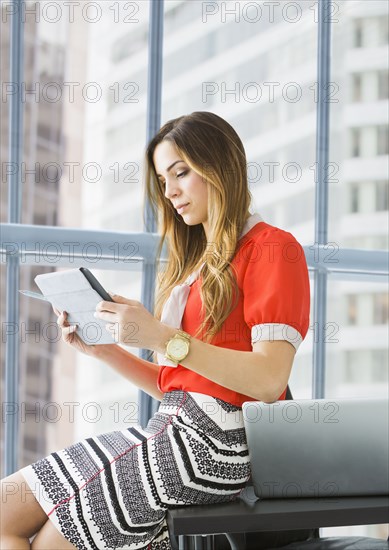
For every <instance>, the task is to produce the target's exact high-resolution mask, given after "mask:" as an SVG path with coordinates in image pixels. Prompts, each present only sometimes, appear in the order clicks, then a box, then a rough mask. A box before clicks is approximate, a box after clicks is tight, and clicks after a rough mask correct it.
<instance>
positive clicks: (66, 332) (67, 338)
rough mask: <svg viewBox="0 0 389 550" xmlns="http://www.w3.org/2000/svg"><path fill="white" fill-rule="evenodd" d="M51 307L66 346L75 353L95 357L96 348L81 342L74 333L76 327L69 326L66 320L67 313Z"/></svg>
mask: <svg viewBox="0 0 389 550" xmlns="http://www.w3.org/2000/svg"><path fill="white" fill-rule="evenodd" d="M52 307H53V310H54V313H55V314H56V315H58V319H57V324H58V326H59V327H60V328H61V330H62V340H63V341H64V342H66V344H69V346H72V347H73V348H74V349H76V350H77V351H80V352H81V353H85V355H89V356H91V357H96V348H97V347H98V346H94V345H89V344H85V342H84V341H83V340H81V338H80V337H79V336H78V334H77V333H76V332H75V331H76V328H77V327H76V326H75V325H70V323H69V321H68V320H67V312H66V311H63V312H62V313H61V312H60V311H58V309H56V308H55V307H54V306H53V305H52Z"/></svg>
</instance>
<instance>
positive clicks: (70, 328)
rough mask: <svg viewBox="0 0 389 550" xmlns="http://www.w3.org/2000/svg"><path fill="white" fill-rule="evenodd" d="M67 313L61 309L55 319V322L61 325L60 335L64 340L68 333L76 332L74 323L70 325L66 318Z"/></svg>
mask: <svg viewBox="0 0 389 550" xmlns="http://www.w3.org/2000/svg"><path fill="white" fill-rule="evenodd" d="M67 315H68V314H67V312H66V311H63V312H62V313H61V314H60V316H59V317H58V319H57V324H58V325H59V326H60V327H61V329H62V336H63V337H64V339H65V340H67V337H68V336H69V334H72V333H74V332H76V329H77V326H76V325H70V323H69V321H68V320H67Z"/></svg>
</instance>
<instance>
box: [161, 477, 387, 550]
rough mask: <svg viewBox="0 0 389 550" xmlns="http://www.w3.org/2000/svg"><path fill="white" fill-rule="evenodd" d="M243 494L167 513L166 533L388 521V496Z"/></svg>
mask: <svg viewBox="0 0 389 550" xmlns="http://www.w3.org/2000/svg"><path fill="white" fill-rule="evenodd" d="M245 491H246V492H245V493H242V496H241V498H239V499H238V500H237V501H236V502H230V503H225V504H214V505H208V506H183V507H182V508H176V509H171V510H168V512H167V517H166V519H167V523H168V526H169V531H170V532H171V533H174V534H175V535H177V536H179V537H180V535H212V534H218V533H243V532H257V531H277V530H281V531H282V530H288V529H312V528H316V527H318V528H320V527H331V526H333V527H337V526H341V525H368V524H376V523H388V522H389V496H373V497H330V498H293V499H274V500H255V499H256V497H255V495H254V493H253V492H252V487H247V488H246V489H245ZM180 538H181V537H180ZM180 546H181V545H180Z"/></svg>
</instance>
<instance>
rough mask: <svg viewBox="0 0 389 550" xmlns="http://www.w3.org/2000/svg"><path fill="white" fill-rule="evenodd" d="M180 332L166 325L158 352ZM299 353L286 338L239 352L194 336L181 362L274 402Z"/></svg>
mask: <svg viewBox="0 0 389 550" xmlns="http://www.w3.org/2000/svg"><path fill="white" fill-rule="evenodd" d="M176 332H177V330H176V329H174V328H172V327H170V326H168V325H165V326H164V333H163V337H161V339H160V344H159V345H158V346H156V347H155V351H157V352H158V353H165V342H166V341H167V340H168V339H169V338H171V337H172V336H174V334H175V333H176ZM295 352H296V351H295V348H294V346H293V345H292V344H291V343H289V342H286V341H282V340H275V341H262V342H256V343H255V344H254V346H253V351H237V350H233V349H227V348H220V347H218V346H214V345H212V344H207V343H206V342H202V341H201V340H198V339H197V338H194V337H193V336H192V338H191V344H190V348H189V353H188V355H187V356H186V357H185V359H184V360H183V361H180V365H183V366H184V367H186V368H187V369H190V370H192V371H193V372H196V373H197V374H201V376H205V378H208V379H209V380H211V381H212V382H216V384H220V385H221V386H224V387H225V388H228V389H229V390H232V391H236V392H238V393H241V394H243V395H247V396H249V397H253V398H254V399H257V400H258V401H264V402H265V403H273V402H274V401H276V400H277V399H278V397H279V396H280V395H281V393H282V392H283V391H284V389H285V388H286V385H287V383H288V379H289V375H290V371H291V368H292V364H293V359H294V355H295Z"/></svg>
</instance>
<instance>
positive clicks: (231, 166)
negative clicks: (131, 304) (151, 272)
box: [145, 111, 252, 359]
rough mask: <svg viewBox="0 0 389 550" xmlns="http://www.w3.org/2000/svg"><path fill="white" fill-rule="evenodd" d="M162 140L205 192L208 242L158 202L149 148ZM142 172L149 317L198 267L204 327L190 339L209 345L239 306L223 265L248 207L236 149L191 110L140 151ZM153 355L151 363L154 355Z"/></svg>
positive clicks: (215, 120)
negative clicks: (151, 246)
mask: <svg viewBox="0 0 389 550" xmlns="http://www.w3.org/2000/svg"><path fill="white" fill-rule="evenodd" d="M164 140H165V141H169V142H171V143H172V144H173V145H174V146H175V148H176V150H177V152H178V154H179V155H180V157H181V158H182V159H183V160H184V162H186V163H187V164H188V166H189V167H190V168H191V169H192V170H194V171H195V172H196V173H197V174H199V175H201V176H202V178H203V181H205V182H206V183H207V185H208V222H209V228H210V236H209V241H208V242H207V238H206V234H205V232H204V228H203V225H202V224H201V223H200V224H197V225H193V226H189V225H187V224H186V223H185V222H184V220H183V218H182V217H181V216H179V215H178V214H177V212H176V210H175V208H174V207H173V205H172V203H171V201H170V200H169V199H167V198H166V197H165V192H164V189H163V186H162V184H161V182H160V181H159V179H158V177H157V174H156V169H155V166H154V161H153V155H154V151H155V148H156V147H157V145H158V144H159V143H161V142H162V141H164ZM145 169H146V170H145V172H146V173H145V199H146V198H147V199H148V200H149V203H150V205H151V209H152V212H153V215H154V218H155V219H156V220H157V226H158V233H159V234H160V235H161V240H160V243H159V247H158V250H157V255H156V262H157V279H158V281H157V284H156V293H155V302H154V316H155V317H156V318H157V319H158V320H160V319H161V314H162V309H163V305H164V303H165V301H166V300H167V299H168V297H169V295H170V293H171V290H172V288H173V287H174V286H175V285H178V284H181V283H182V282H184V280H185V279H186V278H187V277H188V275H189V274H190V273H192V272H193V271H194V270H196V269H198V268H199V267H200V265H201V264H202V263H203V262H205V264H204V266H203V267H202V269H201V272H200V279H201V286H200V296H201V301H202V308H201V316H203V315H204V322H203V324H202V325H201V326H200V327H199V329H198V331H197V332H196V334H195V337H196V336H198V335H199V333H200V332H202V331H204V333H203V335H202V340H203V341H206V342H210V341H211V340H212V338H213V337H214V335H215V334H217V333H218V331H219V330H220V329H221V327H222V325H223V323H224V321H225V320H226V318H227V317H228V315H229V313H230V312H231V311H232V310H233V309H234V308H235V307H236V305H237V302H238V300H239V288H238V285H237V282H236V278H235V275H234V273H233V270H232V265H231V260H232V258H233V257H234V254H235V251H236V248H237V244H238V240H239V235H240V233H241V231H242V230H243V227H244V224H245V222H246V220H247V215H248V210H249V206H250V203H251V200H252V196H251V193H250V191H249V188H248V181H247V163H246V153H245V150H244V147H243V144H242V142H241V140H240V138H239V136H238V134H237V133H236V132H235V130H234V129H233V128H232V126H231V125H230V124H229V123H228V122H226V121H225V120H224V119H223V118H221V117H219V116H218V115H216V114H214V113H211V112H207V111H195V112H193V113H191V114H189V115H183V116H180V117H178V118H175V119H172V120H169V121H168V122H166V123H165V124H164V125H163V126H162V128H161V129H160V130H159V132H158V133H157V134H156V135H155V136H154V137H153V138H152V140H151V141H150V143H149V144H148V146H147V148H146V153H145ZM145 225H147V224H146V223H145ZM165 239H166V240H167V250H168V261H167V263H166V268H165V269H162V266H161V260H160V255H161V251H162V248H163V245H164V242H165ZM234 293H235V294H234ZM234 299H235V301H234ZM153 355H154V359H155V358H156V353H154V354H153Z"/></svg>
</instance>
